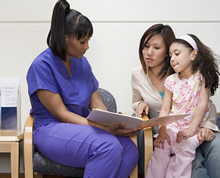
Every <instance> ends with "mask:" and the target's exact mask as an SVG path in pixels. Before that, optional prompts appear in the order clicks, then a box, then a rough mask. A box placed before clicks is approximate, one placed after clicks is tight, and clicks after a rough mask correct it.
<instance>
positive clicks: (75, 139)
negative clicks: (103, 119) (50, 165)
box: [34, 123, 138, 178]
mask: <svg viewBox="0 0 220 178" xmlns="http://www.w3.org/2000/svg"><path fill="white" fill-rule="evenodd" d="M34 144H35V147H36V149H37V150H38V151H39V152H40V153H42V154H43V155H45V156H46V157H47V158H48V159H50V160H52V161H54V162H57V163H60V164H63V165H66V166H71V167H82V168H85V172H84V177H90V178H92V177H94V178H116V177H120V178H127V177H128V176H129V175H130V174H131V172H132V170H133V169H134V167H135V165H136V164H137V161H138V150H137V147H136V145H135V144H134V143H133V141H132V140H130V138H129V137H116V136H114V135H112V134H111V133H109V132H107V131H105V130H103V129H99V128H97V127H92V126H87V125H77V124H70V123H51V124H48V125H46V126H41V127H39V128H37V129H36V130H35V131H34Z"/></svg>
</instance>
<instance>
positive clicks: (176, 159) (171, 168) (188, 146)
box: [166, 134, 199, 178]
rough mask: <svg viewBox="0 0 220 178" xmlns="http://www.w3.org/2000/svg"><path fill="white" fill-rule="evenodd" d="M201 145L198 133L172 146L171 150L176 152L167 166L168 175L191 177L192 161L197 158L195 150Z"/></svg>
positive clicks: (183, 177) (180, 177) (182, 177)
mask: <svg viewBox="0 0 220 178" xmlns="http://www.w3.org/2000/svg"><path fill="white" fill-rule="evenodd" d="M198 146H199V140H198V138H197V134H196V135H194V136H193V137H190V138H188V139H186V140H182V141H181V142H180V143H175V144H174V145H173V146H172V149H171V152H172V153H173V154H175V155H174V156H173V157H172V158H171V159H170V162H169V164H168V167H167V173H166V177H169V178H171V177H173V178H175V177H178V178H190V177H191V170H192V161H193V160H194V158H195V152H196V151H195V150H196V148H197V147H198Z"/></svg>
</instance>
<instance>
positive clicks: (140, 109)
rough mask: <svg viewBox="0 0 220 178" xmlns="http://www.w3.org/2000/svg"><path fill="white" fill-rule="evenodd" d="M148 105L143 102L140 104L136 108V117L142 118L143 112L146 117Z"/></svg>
mask: <svg viewBox="0 0 220 178" xmlns="http://www.w3.org/2000/svg"><path fill="white" fill-rule="evenodd" d="M148 110H149V108H148V105H147V104H146V103H144V102H140V103H139V104H138V106H137V108H136V112H135V114H136V117H142V114H143V112H145V114H146V115H148Z"/></svg>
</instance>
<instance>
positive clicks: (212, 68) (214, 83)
mask: <svg viewBox="0 0 220 178" xmlns="http://www.w3.org/2000/svg"><path fill="white" fill-rule="evenodd" d="M188 35H189V36H191V37H192V38H193V39H194V41H195V42H196V44H197V47H198V52H197V54H196V57H195V59H194V60H193V62H192V73H195V72H197V71H198V70H200V72H201V74H202V76H203V77H204V78H205V87H206V88H207V87H208V88H209V89H210V92H211V96H212V95H214V93H215V91H216V89H217V88H218V85H219V68H218V64H217V62H218V58H219V57H218V56H216V55H214V53H213V51H212V50H211V49H210V48H209V47H208V46H206V45H205V44H203V43H202V42H201V41H200V40H199V38H198V37H197V36H195V35H192V34H188ZM173 42H177V43H181V44H183V45H184V46H186V47H187V48H189V49H190V50H191V51H193V50H194V49H193V47H192V46H191V45H190V44H189V43H188V42H186V41H185V40H182V39H178V38H177V39H175V40H174V41H173Z"/></svg>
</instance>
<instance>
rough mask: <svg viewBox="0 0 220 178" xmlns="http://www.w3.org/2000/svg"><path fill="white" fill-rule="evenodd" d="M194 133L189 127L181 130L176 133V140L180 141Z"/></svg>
mask: <svg viewBox="0 0 220 178" xmlns="http://www.w3.org/2000/svg"><path fill="white" fill-rule="evenodd" d="M194 134H195V131H193V130H191V129H190V128H188V129H184V130H181V131H179V132H178V133H177V137H176V142H178V143H180V142H181V141H182V140H183V139H187V138H189V137H192V136H193V135H194Z"/></svg>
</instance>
